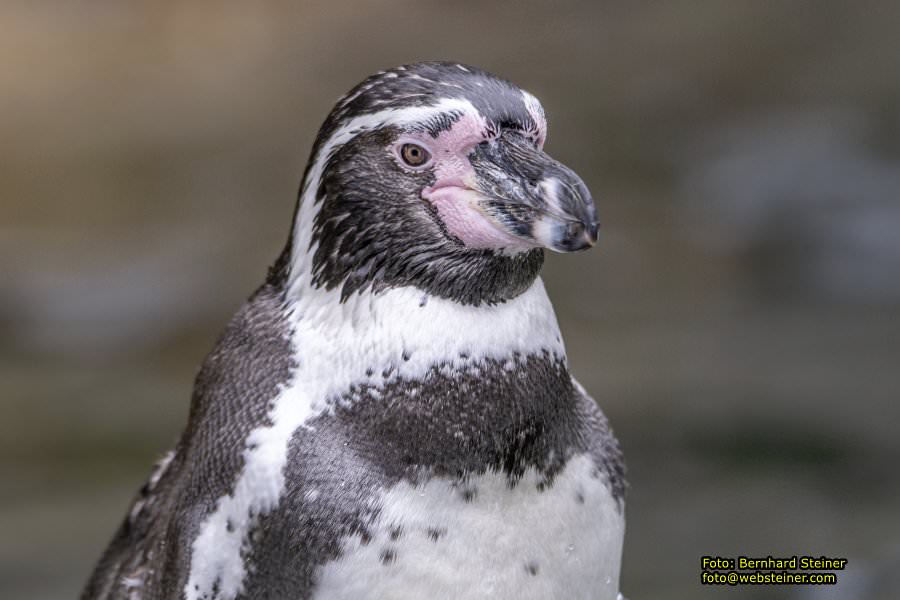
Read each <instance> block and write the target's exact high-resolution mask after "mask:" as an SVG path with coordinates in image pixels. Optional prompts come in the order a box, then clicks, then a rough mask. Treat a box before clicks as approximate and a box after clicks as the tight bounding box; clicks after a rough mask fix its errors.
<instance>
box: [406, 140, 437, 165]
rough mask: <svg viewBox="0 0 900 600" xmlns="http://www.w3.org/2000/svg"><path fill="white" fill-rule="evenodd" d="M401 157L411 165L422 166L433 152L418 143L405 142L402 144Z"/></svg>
mask: <svg viewBox="0 0 900 600" xmlns="http://www.w3.org/2000/svg"><path fill="white" fill-rule="evenodd" d="M400 157H401V158H402V159H403V162H405V163H406V164H408V165H409V166H411V167H421V166H422V165H424V164H425V163H426V162H428V159H429V158H431V154H429V153H428V150H426V149H425V148H423V147H422V146H420V145H418V144H403V145H402V146H400Z"/></svg>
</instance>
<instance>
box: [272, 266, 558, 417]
mask: <svg viewBox="0 0 900 600" xmlns="http://www.w3.org/2000/svg"><path fill="white" fill-rule="evenodd" d="M283 299H284V300H283V301H284V310H285V312H286V315H287V316H288V323H289V326H290V330H291V333H290V338H291V342H292V347H293V351H294V354H295V358H296V363H297V364H298V365H299V367H298V368H297V370H296V373H295V381H297V383H298V384H302V385H310V383H309V382H310V381H313V380H314V383H315V389H310V390H308V391H309V392H310V397H311V398H312V399H313V402H315V401H316V400H315V399H317V398H322V399H325V400H326V401H327V400H328V399H333V398H334V397H336V396H339V395H341V394H343V393H344V392H346V390H348V389H350V388H351V387H352V386H361V385H366V386H375V387H376V388H377V387H379V386H384V385H388V384H390V383H391V381H394V380H396V379H407V380H417V379H423V378H425V377H426V376H427V375H428V373H429V372H430V371H431V370H432V369H434V368H440V369H444V370H445V372H451V371H454V370H464V369H466V368H467V367H470V366H471V365H473V364H477V363H481V362H484V361H498V362H500V363H505V362H508V364H509V365H510V368H512V366H513V365H515V364H516V363H521V364H524V362H525V361H526V360H527V359H528V358H529V357H534V356H546V357H549V358H552V359H554V360H557V361H562V363H563V364H564V363H565V356H566V355H565V347H564V345H563V342H562V337H561V335H560V331H559V325H558V324H557V320H556V315H555V313H554V311H553V307H552V305H551V304H550V300H549V298H548V297H547V293H546V291H545V289H544V285H543V282H542V281H541V279H540V278H537V279H535V281H534V282H533V283H532V285H531V286H530V287H529V288H528V289H527V290H526V291H525V292H523V293H522V294H520V295H518V296H517V297H515V298H513V299H511V300H509V301H507V302H504V303H501V304H495V305H480V306H472V305H464V304H461V303H458V302H454V301H452V300H448V299H446V298H440V297H436V296H431V295H429V294H426V293H424V292H422V291H420V290H418V289H416V288H415V287H412V286H408V287H395V288H388V289H384V290H381V291H378V292H373V291H363V292H360V293H356V294H353V295H352V296H351V297H349V298H347V299H346V300H345V301H344V302H341V301H340V290H337V289H332V290H328V289H325V288H323V287H316V286H315V285H313V284H312V281H311V277H310V275H309V273H299V274H298V276H297V277H295V278H294V282H293V285H292V286H290V287H289V288H288V289H286V290H285V291H284V295H283ZM323 374H327V377H323ZM316 408H321V407H314V408H313V410H314V412H316Z"/></svg>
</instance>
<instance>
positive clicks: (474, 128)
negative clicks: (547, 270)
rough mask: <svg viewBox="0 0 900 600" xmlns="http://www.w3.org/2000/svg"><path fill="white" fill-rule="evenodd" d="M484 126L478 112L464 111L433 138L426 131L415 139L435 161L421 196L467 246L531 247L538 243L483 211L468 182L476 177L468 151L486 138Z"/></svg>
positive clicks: (517, 248) (520, 248)
mask: <svg viewBox="0 0 900 600" xmlns="http://www.w3.org/2000/svg"><path fill="white" fill-rule="evenodd" d="M487 129H488V128H487V123H486V122H485V120H484V119H483V118H482V117H481V116H480V115H474V114H466V115H464V116H463V117H461V118H460V119H459V120H457V121H456V122H455V123H454V124H453V126H452V127H451V128H450V129H448V130H446V131H442V132H441V133H440V134H439V135H438V137H437V138H436V139H433V138H431V137H430V136H428V135H427V134H423V135H422V137H419V138H416V139H415V141H416V142H417V143H421V144H422V145H423V146H425V147H426V148H429V150H430V151H431V155H432V160H433V161H434V174H435V182H434V185H432V186H429V187H427V188H425V189H424V190H422V198H424V199H425V200H426V201H428V202H430V203H431V204H432V205H433V206H434V207H435V209H437V212H438V215H439V216H440V218H441V221H442V222H443V223H444V226H445V227H446V228H447V231H449V232H450V234H451V235H453V236H454V237H456V238H459V239H460V240H461V241H462V242H463V243H464V244H465V245H466V246H468V247H470V248H494V249H508V250H513V251H519V250H527V249H529V248H534V247H536V246H537V244H535V243H534V242H531V241H530V240H525V239H522V238H518V237H516V236H514V235H512V234H511V233H509V232H507V231H506V230H504V229H503V228H502V226H501V225H500V224H499V223H496V222H495V221H494V220H493V219H491V218H490V217H488V216H487V215H486V214H484V212H483V211H482V209H481V207H480V206H479V198H480V195H479V193H478V192H476V191H475V190H473V189H471V187H470V186H469V185H467V183H468V182H473V181H474V180H475V171H474V169H472V165H471V163H470V162H469V159H468V154H469V153H470V152H471V150H472V148H474V147H475V145H477V144H479V143H481V142H483V141H485V139H487V138H486V137H485V133H486V131H487Z"/></svg>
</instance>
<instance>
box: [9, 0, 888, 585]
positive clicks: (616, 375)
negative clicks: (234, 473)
mask: <svg viewBox="0 0 900 600" xmlns="http://www.w3.org/2000/svg"><path fill="white" fill-rule="evenodd" d="M0 57H2V58H0V65H2V69H0V194H2V195H0V481H2V485H0V532H2V534H0V597H2V598H10V599H18V598H25V599H43V598H47V599H50V598H71V597H73V596H75V595H76V594H77V591H78V590H79V588H80V586H81V584H82V582H83V581H84V579H85V578H86V576H87V574H88V572H89V570H90V568H91V567H92V565H93V562H94V561H95V560H96V558H97V557H98V556H99V553H100V551H101V549H102V547H103V546H104V544H105V543H106V541H107V540H108V538H109V537H110V536H111V534H112V532H113V530H114V528H115V527H116V526H117V524H118V522H119V520H120V518H121V517H122V516H123V515H124V512H125V509H126V505H127V502H128V500H129V498H130V497H131V495H132V493H134V491H135V490H136V489H137V488H138V487H139V486H140V484H141V483H142V481H143V479H144V477H145V476H146V474H147V472H148V471H149V468H150V465H151V463H152V462H153V461H154V460H155V458H157V457H158V456H160V455H161V454H162V453H163V452H164V451H165V450H166V449H167V448H168V447H169V446H170V445H171V444H172V443H173V442H174V440H175V439H176V438H177V436H178V434H179V433H180V429H181V427H182V426H183V423H184V420H185V418H186V413H187V407H188V399H189V395H190V389H191V383H192V381H191V380H192V377H193V374H194V372H195V370H196V368H197V366H198V365H199V363H200V361H201V360H202V359H203V356H204V355H205V353H206V352H207V351H208V349H209V348H210V346H211V344H212V342H213V340H214V339H215V337H216V335H217V334H218V332H219V330H220V329H221V328H222V327H223V325H224V323H225V322H226V321H227V319H228V318H229V317H230V315H231V314H232V313H233V312H234V311H235V310H236V309H237V307H238V306H239V305H240V304H241V302H242V301H243V299H244V298H245V297H246V296H247V295H248V294H249V293H250V292H251V291H252V290H253V289H254V287H255V286H256V285H257V284H258V283H259V282H260V281H261V280H262V277H263V276H264V274H265V269H266V267H267V266H268V264H269V263H270V262H271V261H272V260H273V259H274V258H275V256H276V255H277V253H278V251H279V250H280V248H281V245H282V244H283V242H284V239H285V237H286V235H287V232H288V229H289V224H290V216H291V213H292V209H293V204H294V198H295V195H296V189H297V186H298V183H299V178H300V174H301V171H302V167H303V165H304V164H305V161H306V158H307V153H308V151H309V148H310V146H311V144H312V141H313V139H314V137H315V133H316V130H317V128H318V126H319V124H320V123H321V120H322V119H323V118H324V116H325V115H326V114H327V112H328V110H329V109H330V107H331V105H332V103H333V102H334V101H335V100H336V99H337V97H338V96H340V95H341V94H342V93H343V92H345V91H346V90H347V89H349V88H350V87H351V86H352V85H354V84H355V83H356V82H357V81H359V80H360V79H362V78H363V77H365V76H366V75H368V74H369V73H370V72H373V71H376V70H378V69H381V68H385V67H390V66H393V65H396V64H401V63H405V62H412V61H417V60H425V59H446V60H458V61H462V62H466V63H470V64H474V65H478V66H480V67H482V68H485V69H487V70H489V71H492V72H494V73H496V74H499V75H502V76H504V77H506V78H508V79H511V80H512V81H514V82H516V83H517V84H519V85H521V86H522V87H524V88H526V89H528V90H530V91H532V92H534V93H535V94H536V95H537V96H538V97H540V98H541V99H542V101H543V103H544V106H545V109H546V111H547V114H548V116H549V122H550V136H549V138H550V139H549V141H548V146H547V148H548V150H549V151H550V152H551V153H552V154H553V155H554V156H555V157H556V158H558V159H560V160H561V161H563V162H565V163H566V164H568V165H570V166H571V167H573V169H574V170H575V171H577V172H578V173H579V174H580V175H582V177H583V178H584V179H585V181H586V183H587V184H588V186H589V187H590V188H591V190H592V192H593V194H594V196H595V198H596V199H597V200H598V205H599V210H600V216H601V220H602V222H603V229H602V234H601V241H600V243H599V245H598V247H597V248H596V249H595V250H594V251H592V252H590V253H587V254H580V255H575V256H551V257H550V258H549V260H548V263H547V266H546V269H545V281H546V282H547V288H548V290H549V292H550V295H551V297H552V298H553V300H554V303H555V306H556V308H557V312H558V315H559V320H560V325H561V327H562V329H563V333H564V336H565V340H566V343H567V348H568V351H569V355H570V362H571V365H572V368H573V371H574V372H575V374H576V375H577V376H578V377H579V379H580V380H581V381H582V383H584V385H585V387H587V388H588V390H589V391H590V392H591V393H592V395H593V396H594V397H595V398H597V400H598V402H599V403H600V404H601V406H602V408H603V409H604V410H605V411H606V413H607V415H608V416H609V417H610V420H611V421H612V424H613V426H614V427H615V429H616V432H617V433H618V435H619V437H620V439H621V441H622V444H623V446H624V449H625V451H626V457H627V459H628V463H629V467H630V482H631V489H630V492H629V496H628V509H627V513H628V532H627V537H626V550H625V558H624V567H623V578H622V587H623V591H624V592H625V593H626V594H627V595H628V596H629V597H630V598H631V599H632V600H650V599H672V600H681V599H684V600H687V599H692V600H693V599H697V598H719V597H723V596H724V595H726V594H728V595H729V596H731V595H735V596H740V597H741V598H748V599H752V598H760V599H762V598H776V599H777V598H792V599H794V598H796V599H800V600H829V599H833V598H840V599H842V600H853V599H859V600H874V599H882V598H884V599H886V598H894V597H896V596H895V593H896V592H895V589H896V587H897V585H900V582H898V581H897V579H896V578H897V574H896V573H898V570H897V567H898V566H900V511H898V510H897V509H898V505H900V473H898V467H897V465H898V460H900V436H898V433H897V432H898V423H900V407H898V400H900V369H898V364H900V235H898V232H900V4H897V3H889V2H878V1H875V0H871V1H862V2H853V3H850V2H838V1H818V2H812V1H807V2H758V1H751V0H745V1H740V2H717V1H712V0H706V1H695V2H631V3H625V2H588V1H583V2H574V1H572V2H537V1H527V2H518V3H504V4H500V3H496V4H494V3H490V4H489V3H480V2H473V1H465V2H456V3H447V2H438V1H435V0H420V1H418V2H406V1H401V0H394V1H390V2H372V3H358V4H354V5H343V4H339V3H318V2H310V3H287V2H284V3H278V2H258V3H242V4H238V3H233V4H232V3H227V4H225V3H223V4H213V3H191V2H180V1H167V2H145V3H110V2H69V3H62V2H57V3H50V2H47V3H31V4H30V5H29V4H15V3H9V4H4V5H2V6H0ZM795 553H799V554H812V555H815V556H818V555H823V554H824V555H827V556H840V557H847V558H849V560H850V563H849V565H848V571H847V573H845V574H842V575H841V577H842V579H841V584H840V585H839V586H838V587H837V588H833V589H801V588H737V589H729V590H723V589H718V588H715V589H714V588H706V587H701V586H700V585H699V559H700V556H701V555H704V554H710V555H722V556H734V555H738V554H743V555H750V556H766V555H770V554H771V555H775V556H780V555H791V554H795Z"/></svg>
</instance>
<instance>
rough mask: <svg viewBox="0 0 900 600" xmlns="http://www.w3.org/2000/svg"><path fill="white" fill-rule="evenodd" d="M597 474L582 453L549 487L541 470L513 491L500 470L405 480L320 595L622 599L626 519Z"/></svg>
mask: <svg viewBox="0 0 900 600" xmlns="http://www.w3.org/2000/svg"><path fill="white" fill-rule="evenodd" d="M592 471H594V469H593V465H592V462H591V460H590V458H588V457H587V456H578V457H575V458H573V459H571V460H570V461H569V463H568V464H567V466H566V467H565V469H564V470H563V471H562V472H561V473H559V474H558V475H557V476H556V478H555V480H554V482H553V485H552V486H550V487H547V488H545V489H544V490H543V491H539V490H538V483H539V482H540V476H539V475H538V473H536V472H535V471H533V470H532V471H528V472H526V473H525V475H524V477H523V478H522V480H521V481H520V482H519V483H518V485H516V486H515V487H514V488H510V487H509V485H508V482H507V479H506V476H505V475H503V474H495V473H490V474H485V475H483V476H480V477H476V478H472V479H470V480H468V481H467V482H465V483H464V484H462V485H460V484H455V483H452V482H450V481H447V480H437V479H435V480H432V481H430V482H428V483H427V484H426V485H424V486H420V487H412V486H410V485H409V484H406V483H402V484H399V485H396V486H394V487H393V488H391V489H389V490H387V491H385V492H384V493H383V494H381V496H380V498H379V500H378V504H379V505H380V507H381V512H380V514H379V520H378V522H377V523H376V525H375V526H374V527H373V528H372V531H371V539H366V540H364V539H362V538H361V537H360V536H355V537H352V538H347V539H345V540H344V552H343V553H342V555H341V557H340V558H339V559H338V560H336V561H334V562H332V563H329V564H328V565H326V566H325V567H324V568H323V569H322V571H321V573H320V577H319V585H318V587H317V590H316V594H315V596H314V597H315V598H316V599H317V600H350V599H357V600H358V599H366V598H373V599H384V600H394V599H396V600H399V599H407V598H408V599H423V598H424V599H429V600H438V599H443V598H447V599H467V598H472V599H475V598H497V599H501V598H503V599H506V598H508V599H510V600H512V599H516V600H520V599H535V600H538V599H540V600H549V599H555V598H559V599H560V600H563V599H564V600H579V599H583V600H615V599H616V597H617V595H618V583H619V582H618V579H619V565H620V559H621V552H622V538H623V534H624V527H625V523H624V517H623V515H622V513H621V512H620V511H619V509H618V508H617V506H616V502H615V500H614V499H613V498H612V496H611V495H610V493H609V490H608V489H607V487H606V484H605V483H604V481H603V480H602V479H599V478H596V477H594V476H593V475H592V474H591V473H592ZM594 472H595V471H594Z"/></svg>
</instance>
